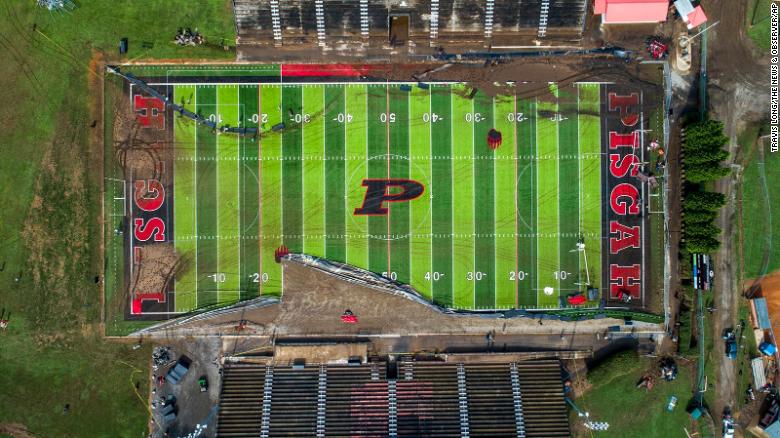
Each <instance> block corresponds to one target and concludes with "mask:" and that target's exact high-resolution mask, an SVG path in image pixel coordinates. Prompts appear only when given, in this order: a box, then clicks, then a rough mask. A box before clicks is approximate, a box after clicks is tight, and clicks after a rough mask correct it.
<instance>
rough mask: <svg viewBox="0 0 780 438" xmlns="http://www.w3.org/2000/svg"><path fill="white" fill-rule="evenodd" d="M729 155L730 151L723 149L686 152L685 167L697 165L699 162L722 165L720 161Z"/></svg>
mask: <svg viewBox="0 0 780 438" xmlns="http://www.w3.org/2000/svg"><path fill="white" fill-rule="evenodd" d="M728 157H729V153H728V152H726V151H724V150H723V149H709V148H707V149H702V150H701V151H698V152H695V153H691V154H688V153H686V154H685V168H686V169H688V168H689V167H693V166H696V165H697V164H709V165H714V166H720V162H721V161H723V160H725V159H726V158H728Z"/></svg>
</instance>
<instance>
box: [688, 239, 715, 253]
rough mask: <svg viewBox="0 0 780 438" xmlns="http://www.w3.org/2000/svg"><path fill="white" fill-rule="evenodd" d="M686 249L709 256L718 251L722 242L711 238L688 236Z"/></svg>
mask: <svg viewBox="0 0 780 438" xmlns="http://www.w3.org/2000/svg"><path fill="white" fill-rule="evenodd" d="M685 247H686V248H687V249H688V251H690V252H692V253H698V254H707V253H712V252H715V251H717V250H718V248H720V242H719V241H718V239H716V238H714V237H710V236H690V237H688V236H686V237H685Z"/></svg>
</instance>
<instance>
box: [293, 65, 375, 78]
mask: <svg viewBox="0 0 780 438" xmlns="http://www.w3.org/2000/svg"><path fill="white" fill-rule="evenodd" d="M386 70H387V67H385V66H381V65H371V64H282V77H330V76H340V77H360V76H367V75H370V74H371V73H381V72H384V71H386Z"/></svg>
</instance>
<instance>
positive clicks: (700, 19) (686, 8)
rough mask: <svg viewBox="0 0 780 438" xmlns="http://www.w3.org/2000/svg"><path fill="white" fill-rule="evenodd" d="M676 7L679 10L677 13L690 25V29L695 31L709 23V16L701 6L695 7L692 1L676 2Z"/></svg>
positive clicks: (679, 0) (681, 0) (678, 0)
mask: <svg viewBox="0 0 780 438" xmlns="http://www.w3.org/2000/svg"><path fill="white" fill-rule="evenodd" d="M674 7H675V9H677V13H678V14H680V18H682V20H683V21H684V22H685V24H687V25H688V29H693V28H694V27H696V26H699V25H700V24H703V23H706V22H707V16H706V15H705V14H704V9H702V8H701V6H696V7H695V8H694V7H693V4H692V3H691V0H676V1H675V2H674Z"/></svg>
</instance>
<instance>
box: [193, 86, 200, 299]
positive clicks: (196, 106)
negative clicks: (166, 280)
mask: <svg viewBox="0 0 780 438" xmlns="http://www.w3.org/2000/svg"><path fill="white" fill-rule="evenodd" d="M193 94H194V95H195V98H194V100H195V102H194V103H193V107H194V108H195V110H196V111H197V108H198V87H195V93H193ZM194 147H195V158H196V159H197V158H198V128H197V126H196V127H195V145H194ZM192 173H193V175H195V208H194V209H193V211H192V214H193V215H194V216H195V218H194V219H193V222H195V235H196V236H197V235H198V194H197V190H198V165H197V161H195V165H194V166H192ZM198 243H199V242H198V239H195V308H196V309H197V308H198V274H199V273H198Z"/></svg>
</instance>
